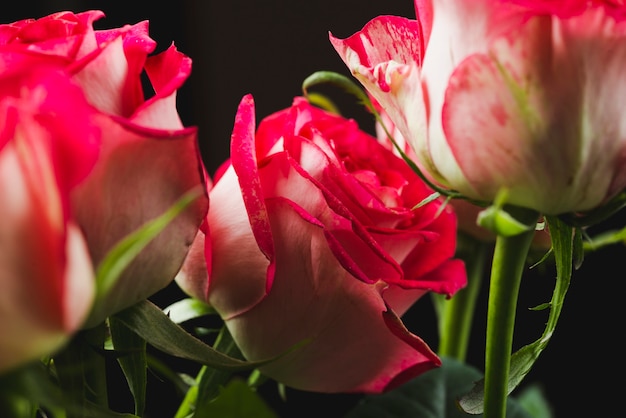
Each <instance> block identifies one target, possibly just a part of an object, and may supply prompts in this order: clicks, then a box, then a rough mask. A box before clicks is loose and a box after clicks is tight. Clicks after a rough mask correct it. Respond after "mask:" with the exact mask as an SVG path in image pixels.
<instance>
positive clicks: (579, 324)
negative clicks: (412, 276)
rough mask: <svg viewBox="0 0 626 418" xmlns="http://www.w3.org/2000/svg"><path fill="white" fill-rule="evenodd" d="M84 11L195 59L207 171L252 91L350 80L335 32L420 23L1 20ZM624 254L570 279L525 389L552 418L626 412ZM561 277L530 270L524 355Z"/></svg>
mask: <svg viewBox="0 0 626 418" xmlns="http://www.w3.org/2000/svg"><path fill="white" fill-rule="evenodd" d="M87 9H100V10H102V11H104V12H105V14H106V18H104V19H102V20H100V21H98V22H97V23H96V27H97V28H102V29H104V28H112V27H119V26H121V25H124V24H132V23H136V22H138V21H141V20H146V19H147V20H149V21H150V28H151V36H152V37H153V38H154V39H155V40H156V41H157V42H158V47H157V52H158V51H161V50H163V49H165V48H167V47H168V46H169V45H170V43H171V42H174V43H175V44H176V45H177V47H178V49H179V50H181V51H182V52H184V53H185V54H187V55H189V56H190V57H191V58H192V59H193V63H194V64H193V72H192V75H191V77H190V78H189V80H188V82H187V83H186V84H185V85H184V87H183V88H182V89H181V90H180V91H179V100H178V103H179V111H180V114H181V118H182V120H183V122H184V124H185V125H196V126H198V127H199V137H200V141H201V148H202V151H203V157H204V159H205V163H206V165H207V167H208V169H209V171H210V172H211V173H212V172H213V170H214V169H215V168H216V167H217V165H218V164H220V163H221V162H222V161H224V160H225V159H226V158H227V157H228V146H229V140H230V133H231V130H232V124H233V121H234V117H235V112H236V108H237V105H238V103H239V100H240V99H241V97H242V96H243V95H245V94H247V93H252V94H253V96H254V98H255V102H256V108H257V120H260V119H261V118H263V117H265V116H267V115H269V114H270V113H273V112H275V111H277V110H280V109H282V108H284V107H288V106H289V105H290V104H291V101H292V99H293V97H294V96H296V95H299V94H301V87H300V86H301V83H302V81H303V80H304V78H306V77H307V76H308V75H310V74H311V73H313V72H315V71H318V70H332V71H336V72H340V73H342V74H344V75H349V72H348V71H347V69H346V67H345V66H344V64H343V63H342V61H341V60H340V58H339V56H338V55H337V54H336V52H335V51H334V49H333V48H332V46H331V45H330V43H329V41H328V32H329V31H331V32H332V33H333V34H334V35H335V36H338V37H347V36H349V35H351V34H352V33H354V32H355V31H357V30H359V29H360V28H361V27H362V26H363V25H364V24H365V23H366V22H367V21H368V20H369V19H371V18H374V17H375V16H377V15H381V14H396V15H401V16H406V17H414V12H413V4H412V2H411V1H410V0H387V1H379V2H367V1H362V0H360V1H359V0H313V1H297V0H291V1H289V0H271V1H254V0H248V1H242V0H226V1H220V2H216V1H204V2H203V1H176V2H174V1H168V0H162V1H160V2H156V1H155V2H147V1H132V0H128V1H126V2H112V1H96V0H92V1H80V0H74V1H70V0H67V1H58V0H56V1H52V0H47V1H43V0H41V1H26V0H25V1H21V2H11V6H10V7H8V6H7V5H6V4H4V5H3V6H2V9H0V10H2V13H1V14H0V16H1V22H0V23H8V22H11V21H14V20H18V19H23V18H27V17H41V16H43V15H46V14H48V13H52V12H56V11H60V10H72V11H75V12H78V11H83V10H87ZM337 100H338V101H339V103H340V105H343V110H344V114H345V115H347V116H351V117H355V118H356V119H357V120H359V122H360V123H361V124H362V127H363V129H365V130H368V131H370V132H371V131H372V127H373V124H372V121H371V119H370V118H369V116H368V115H366V114H365V113H364V111H363V110H362V109H360V108H358V107H357V106H356V105H353V101H352V100H351V98H345V97H342V96H341V95H339V96H338V97H337ZM623 218H624V216H623V214H622V215H621V216H620V219H615V220H614V224H615V225H618V226H622V225H623ZM624 255H625V252H624V248H623V246H615V247H611V248H609V249H606V250H604V251H602V252H601V253H596V254H589V255H588V256H587V259H586V261H585V263H584V264H583V266H582V268H581V269H580V270H578V271H576V272H575V273H574V277H573V279H572V283H571V286H570V290H569V293H568V295H567V298H566V300H565V306H564V308H563V312H562V315H561V319H560V323H559V326H558V327H557V331H556V333H555V334H554V336H553V338H552V341H551V342H550V344H549V345H548V347H547V349H546V351H544V353H543V354H542V355H541V357H540V358H539V360H538V361H537V363H536V365H535V368H534V369H533V370H532V371H531V372H530V374H529V375H528V376H527V378H526V380H525V383H524V385H526V384H529V383H534V382H540V383H541V384H542V385H543V386H544V388H545V392H546V395H547V398H548V399H549V401H550V402H551V403H552V405H553V408H554V411H555V413H556V415H555V416H556V417H559V418H562V417H573V416H576V417H615V416H617V415H619V411H622V413H623V410H624V409H625V407H624V405H623V399H624V392H625V389H626V383H625V378H624V359H623V355H624V343H623V337H624V336H623V333H624V314H623V311H622V309H621V308H622V306H621V305H620V303H623V302H622V296H621V293H620V291H621V289H622V287H623V283H622V282H621V281H622V280H623V279H624V270H623V268H622V265H623V260H624ZM554 276H555V273H554V272H553V271H551V270H549V271H548V272H547V274H545V275H541V274H538V273H537V272H535V271H530V272H529V273H528V275H527V277H525V278H524V281H523V283H522V289H521V294H520V301H519V309H518V310H519V313H518V320H517V321H518V322H517V328H516V337H515V348H516V349H517V348H519V347H521V346H522V345H525V344H528V343H531V342H533V341H534V340H535V339H537V338H539V336H540V335H541V332H542V331H543V327H544V322H545V320H546V315H545V313H542V312H531V311H529V310H528V308H530V307H533V306H536V305H539V304H540V303H543V302H547V301H548V300H549V298H550V295H551V291H552V288H553V284H554V280H553V278H554ZM179 296H180V294H179V293H178V289H177V288H176V287H175V286H170V287H169V288H167V289H165V290H164V291H163V292H161V293H160V294H158V295H155V300H156V301H159V302H163V303H165V302H167V300H174V299H176V298H177V297H179ZM485 304H486V292H484V291H483V295H482V297H481V299H480V300H479V302H478V308H477V312H476V315H477V323H476V328H475V332H474V333H473V337H472V341H471V343H470V344H471V348H470V353H469V357H468V362H469V363H470V364H473V365H475V366H477V367H479V368H482V362H483V360H482V355H483V354H482V353H483V351H482V350H483V344H484V316H485ZM418 305H419V306H416V308H415V309H413V310H411V311H410V312H409V313H408V314H407V316H406V318H405V320H406V322H407V324H408V326H409V328H410V329H411V330H412V331H414V332H415V333H417V334H419V335H421V336H422V337H423V338H424V339H425V340H426V341H427V342H428V343H429V344H431V346H433V347H436V343H437V341H436V338H437V337H436V332H435V326H434V317H433V316H432V315H433V314H432V308H431V306H430V303H429V301H428V300H427V298H424V299H423V300H422V301H420V302H419V303H418ZM168 361H169V360H168ZM188 366H189V365H185V364H182V365H181V367H188ZM150 384H151V387H150V388H151V389H150V390H151V391H150V392H149V396H150V398H149V401H150V405H149V406H148V415H149V416H151V417H167V416H171V415H173V413H174V412H173V411H174V410H175V408H176V406H177V404H176V401H177V400H176V399H174V402H173V403H172V405H168V404H163V399H164V398H163V397H159V395H157V394H156V393H158V391H167V392H171V391H173V389H172V388H171V387H169V386H168V385H167V382H160V381H159V379H152V380H151V383H150ZM113 390H115V388H113ZM261 393H262V394H264V396H266V397H267V399H269V401H270V402H271V403H272V407H273V408H274V409H275V410H276V411H277V412H278V413H279V414H280V416H281V418H294V417H304V416H324V417H326V418H333V417H337V418H339V417H341V416H342V414H343V412H344V411H345V410H346V408H348V407H349V406H350V405H351V404H352V403H353V402H355V401H356V400H358V397H357V396H328V395H319V394H309V393H305V392H298V391H288V402H287V403H284V402H282V401H280V400H279V399H278V397H277V396H276V394H275V390H274V387H273V386H269V388H267V387H263V388H262V391H261ZM122 398H123V396H122ZM126 401H127V400H124V399H122V401H118V402H122V403H123V402H126ZM120 407H122V406H120ZM123 407H126V406H123ZM168 408H172V410H171V411H170V410H168ZM303 411H308V413H307V412H303ZM218 418H219V417H218Z"/></svg>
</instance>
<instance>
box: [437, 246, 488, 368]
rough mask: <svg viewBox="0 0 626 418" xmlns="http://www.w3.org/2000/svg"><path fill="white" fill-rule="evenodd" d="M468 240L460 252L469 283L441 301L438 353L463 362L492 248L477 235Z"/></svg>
mask: <svg viewBox="0 0 626 418" xmlns="http://www.w3.org/2000/svg"><path fill="white" fill-rule="evenodd" d="M468 244H469V245H467V251H465V252H463V253H462V254H460V257H461V258H462V259H463V260H464V261H465V265H466V268H467V273H468V278H467V286H466V287H465V288H464V289H461V290H459V291H458V292H457V293H456V294H455V295H454V296H453V297H452V298H450V299H449V300H443V301H442V302H441V313H440V318H441V319H440V321H439V323H440V327H439V349H438V354H439V355H440V356H445V357H452V358H454V359H456V360H459V361H461V362H464V361H465V357H466V355H467V347H468V344H469V338H470V335H471V332H470V331H471V329H472V322H473V318H474V309H475V306H476V299H477V298H478V294H479V291H480V287H481V284H482V281H483V276H484V274H485V266H486V263H487V255H488V254H489V253H490V251H491V248H492V244H491V243H487V242H483V241H479V240H475V239H471V242H469V243H468ZM437 296H440V295H437ZM441 297H443V296H441Z"/></svg>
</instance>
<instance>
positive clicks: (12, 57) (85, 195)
mask: <svg viewBox="0 0 626 418" xmlns="http://www.w3.org/2000/svg"><path fill="white" fill-rule="evenodd" d="M101 17H103V13H102V12H100V11H88V12H84V13H78V14H74V13H71V12H60V13H56V14H52V15H50V16H46V17H44V18H41V19H38V20H32V19H29V20H23V21H19V22H15V23H13V24H9V25H1V26H0V60H2V62H8V63H9V65H6V68H5V70H6V71H20V70H21V69H22V68H24V67H25V66H26V65H30V66H33V65H35V66H49V65H59V66H62V67H63V68H64V69H65V70H66V71H67V72H68V73H69V74H71V75H72V80H73V81H74V82H75V83H77V84H78V85H80V86H81V88H82V90H83V92H84V94H85V95H86V97H87V98H88V100H89V102H90V103H91V104H92V105H93V106H95V107H96V108H97V109H98V110H100V113H99V114H98V117H97V119H98V120H97V121H96V122H95V123H96V124H97V125H98V126H100V127H101V128H102V133H103V137H102V149H101V152H100V157H99V159H98V162H97V164H96V166H95V168H94V170H93V171H92V173H91V174H90V175H89V177H88V178H87V179H86V181H85V182H84V183H83V184H81V186H80V187H79V188H78V189H77V190H75V191H73V193H72V199H71V200H72V206H73V209H74V213H75V216H76V219H77V223H78V224H79V225H80V227H81V229H82V231H83V233H84V234H85V237H86V239H87V243H88V247H89V253H90V254H91V257H92V259H93V263H94V265H98V263H99V262H100V261H102V259H103V258H104V256H105V255H106V254H107V253H108V252H109V250H111V248H112V247H113V246H114V245H115V244H116V243H117V242H118V241H119V240H120V239H122V238H123V237H125V236H127V235H128V234H130V233H131V232H133V231H135V230H136V229H138V228H139V227H141V226H142V225H143V224H144V223H145V222H147V221H149V220H151V219H153V218H155V217H156V216H158V215H160V214H162V213H163V212H165V211H166V210H167V209H168V208H170V207H171V206H172V205H173V204H174V202H175V201H176V200H177V199H178V198H180V197H181V196H182V194H184V193H185V192H187V191H188V190H190V189H192V188H194V187H202V189H204V186H203V181H204V168H203V166H202V160H201V157H200V153H199V149H198V143H197V132H196V128H194V127H191V128H185V127H183V125H182V123H181V121H180V118H179V115H178V113H177V110H176V91H177V89H178V88H179V87H180V86H181V85H182V84H183V82H184V81H185V80H186V78H187V77H188V76H189V73H190V71H191V60H190V59H189V58H188V57H186V56H185V55H183V54H181V53H180V52H178V51H177V50H176V48H175V47H174V45H173V44H172V45H171V46H170V47H169V48H168V49H166V50H165V51H163V52H161V53H159V54H156V55H152V56H148V55H149V54H150V53H151V52H152V51H153V50H154V48H155V46H156V44H155V42H154V41H153V40H152V39H151V38H150V37H149V35H148V22H147V21H143V22H140V23H137V24H135V25H126V26H124V27H122V28H117V29H110V30H98V31H96V30H94V29H93V22H94V21H95V20H97V19H100V18H101ZM144 71H145V73H146V74H147V76H148V79H149V81H150V82H151V85H152V88H153V89H154V91H155V93H154V95H153V96H152V97H150V98H148V99H147V100H146V99H145V98H144V92H143V88H142V81H141V73H142V72H144ZM207 205H208V201H207V199H206V196H203V197H202V198H201V199H198V200H196V201H195V202H194V203H193V204H192V205H190V207H188V208H187V209H186V210H185V211H184V212H183V214H181V215H179V216H178V217H177V218H176V220H174V221H173V222H172V223H171V225H169V226H168V227H167V228H166V229H165V231H163V232H162V233H161V234H160V235H159V236H158V237H157V238H156V239H155V240H154V241H153V242H152V243H151V244H150V245H149V246H148V247H147V248H146V249H145V250H144V251H142V252H141V254H140V255H139V256H138V257H137V259H136V260H134V261H133V263H132V264H131V265H130V266H129V267H128V268H127V269H126V270H125V271H124V273H123V274H122V277H121V278H120V279H119V281H118V282H117V283H116V285H115V287H114V288H113V289H112V291H111V292H110V293H109V294H107V295H100V297H99V298H98V299H97V303H96V305H95V306H94V308H93V312H92V315H91V316H90V319H89V320H88V322H87V324H86V325H87V326H91V325H95V324H97V323H98V322H100V321H102V320H103V319H104V318H106V316H108V315H109V314H111V313H114V312H117V311H119V310H121V309H123V308H125V307H128V306H130V305H132V304H134V303H136V302H138V301H140V300H143V299H145V298H146V297H148V296H150V295H152V294H153V293H155V292H156V291H158V290H160V289H162V288H163V287H165V286H166V285H167V284H169V283H170V282H171V281H172V280H173V278H174V276H175V274H176V273H177V271H178V270H179V269H180V267H181V265H182V262H183V260H184V258H185V256H186V254H187V251H188V249H189V246H190V244H191V242H192V240H193V237H194V236H195V234H196V231H197V228H198V225H199V224H200V222H201V220H202V218H203V217H204V215H205V214H206V210H207Z"/></svg>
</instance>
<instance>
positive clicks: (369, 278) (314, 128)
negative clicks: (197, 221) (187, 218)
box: [177, 96, 466, 393]
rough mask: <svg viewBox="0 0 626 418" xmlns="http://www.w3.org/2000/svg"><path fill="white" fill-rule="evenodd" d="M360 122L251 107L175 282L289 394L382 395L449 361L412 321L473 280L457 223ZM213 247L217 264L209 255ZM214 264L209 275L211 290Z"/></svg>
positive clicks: (299, 102)
mask: <svg viewBox="0 0 626 418" xmlns="http://www.w3.org/2000/svg"><path fill="white" fill-rule="evenodd" d="M430 194H431V191H430V190H429V189H428V188H427V187H426V186H425V185H424V184H423V183H422V182H421V181H420V180H419V178H418V177H417V176H416V175H415V174H414V173H413V172H412V171H411V170H410V169H409V167H408V166H407V165H406V164H405V163H404V162H403V161H402V160H400V159H399V158H398V157H396V156H395V155H393V153H392V152H390V151H389V150H387V149H385V148H384V147H383V146H381V145H380V144H379V143H378V142H377V140H376V139H375V138H373V137H371V136H369V135H368V134H366V133H364V132H363V131H361V130H359V128H358V126H357V125H356V123H355V122H354V121H352V120H346V119H344V118H342V117H339V116H337V115H333V114H330V113H327V112H325V111H322V110H321V109H319V108H316V107H313V106H311V105H309V104H308V102H307V101H306V100H305V99H303V98H296V99H295V100H294V102H293V106H292V107H290V108H288V109H285V110H282V111H280V112H277V113H275V114H273V115H271V116H269V117H267V118H265V119H264V120H263V121H262V122H261V124H260V125H259V127H258V130H256V133H255V117H254V104H253V100H252V97H251V96H246V97H244V98H243V100H242V102H241V104H240V107H239V111H238V113H237V117H236V122H235V128H234V131H233V135H232V143H231V160H230V161H229V163H228V164H227V165H226V166H225V167H224V169H223V170H220V173H219V174H218V175H217V176H216V178H215V184H214V186H213V189H212V190H211V191H210V198H211V201H212V203H211V208H210V210H209V213H208V216H207V224H206V227H207V228H206V229H205V231H206V232H207V233H209V234H210V239H209V237H208V236H207V237H206V238H205V236H204V235H202V234H201V235H199V237H198V241H197V243H196V245H197V246H196V247H195V251H192V254H194V256H192V257H191V258H190V260H189V262H188V263H186V265H185V268H184V269H183V274H181V275H180V276H179V277H178V278H177V281H178V283H179V284H180V286H181V287H182V288H183V289H184V290H185V291H186V292H188V293H189V294H191V295H193V296H195V297H198V298H200V299H203V300H205V301H207V302H208V303H210V304H211V305H212V306H213V307H214V308H215V309H216V310H217V311H218V312H219V314H220V315H221V316H222V318H223V319H224V320H225V323H226V325H227V327H228V329H229V330H230V332H231V334H232V336H233V338H234V340H235V341H236V343H237V345H238V346H239V348H240V349H241V351H242V352H243V354H244V355H245V356H246V358H248V359H250V360H259V359H267V358H271V357H274V356H277V355H279V354H281V353H284V352H286V351H287V350H289V349H290V348H291V347H293V346H294V345H295V344H297V343H299V342H302V341H304V340H309V339H310V341H309V343H308V344H307V345H305V346H303V347H302V348H300V349H298V350H296V351H294V352H291V353H290V354H288V355H286V356H285V357H283V358H281V359H280V360H278V361H276V362H273V363H271V364H269V365H267V366H264V367H263V368H262V369H261V370H262V371H263V373H265V374H266V375H268V376H270V377H272V378H274V379H276V380H277V381H279V382H282V383H284V384H286V385H288V386H291V387H294V388H298V389H303V390H310V391H319V392H369V393H378V392H382V391H385V390H387V389H390V388H392V387H395V386H396V385H398V384H400V383H403V382H405V381H406V380H408V379H410V378H412V377H414V376H416V375H418V374H420V373H422V372H424V371H426V370H429V369H431V368H433V367H437V366H439V365H440V364H441V363H440V360H439V358H438V357H437V356H436V355H435V353H434V352H432V351H431V349H430V348H429V347H428V345H427V344H426V343H425V342H424V341H423V340H421V339H420V338H419V337H418V336H416V335H414V334H412V333H411V332H409V330H407V329H406V328H405V326H404V325H403V323H402V322H401V320H400V316H402V315H403V314H404V313H405V312H406V311H407V309H408V308H409V307H410V306H411V305H412V304H413V303H414V302H415V301H417V300H418V299H419V298H420V297H421V296H423V295H424V294H426V293H428V292H429V291H434V292H438V293H442V294H446V295H449V296H450V295H452V294H454V293H455V292H456V291H457V290H459V289H460V288H462V287H463V286H464V285H465V282H466V275H465V269H464V266H463V263H462V262H461V261H459V260H455V259H453V258H452V257H453V256H454V251H455V245H456V241H455V234H456V218H455V216H454V213H453V212H452V211H451V210H449V208H447V207H444V208H443V210H442V212H441V213H439V214H438V211H439V210H440V209H442V208H441V205H442V202H440V201H433V202H431V203H429V204H427V205H425V206H423V207H420V208H418V209H414V210H412V208H413V207H414V206H415V205H416V204H418V203H419V202H420V201H421V200H422V199H424V198H425V197H427V196H429V195H430ZM203 242H204V246H205V257H206V264H204V266H203V268H204V271H202V270H203V268H202V267H199V264H201V263H202V262H203V261H204V260H202V259H201V257H199V256H198V255H199V254H200V251H201V249H200V250H199V249H198V248H199V246H201V245H203V244H202V243H203ZM206 265H208V272H209V273H208V278H207V271H206Z"/></svg>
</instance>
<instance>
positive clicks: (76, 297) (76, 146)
mask: <svg viewBox="0 0 626 418" xmlns="http://www.w3.org/2000/svg"><path fill="white" fill-rule="evenodd" d="M94 118H95V113H94V110H93V109H92V107H91V106H89V105H88V103H87V102H86V100H85V97H84V96H83V94H82V91H81V90H80V89H79V88H78V87H77V86H76V85H74V84H73V83H72V82H70V80H69V79H68V77H67V75H66V74H65V73H64V72H62V71H58V70H57V69H54V68H40V67H33V68H32V69H27V68H25V69H23V71H21V72H16V73H14V74H11V75H6V74H2V73H0V201H1V202H2V204H0V219H1V221H0V288H1V289H2V291H1V292H0V335H2V338H1V339H0V371H2V372H4V371H6V370H8V369H10V368H13V367H17V366H19V365H21V364H23V363H25V362H27V361H30V360H33V359H35V358H38V357H40V356H42V355H45V354H49V353H50V352H52V351H53V350H56V349H57V348H59V347H60V346H61V345H62V344H63V343H64V342H65V341H66V339H67V338H68V336H70V335H71V334H72V333H73V332H74V331H76V330H77V329H78V328H79V327H80V326H81V325H82V322H83V320H84V319H85V318H86V316H87V314H88V313H89V309H90V308H91V303H92V300H93V296H94V272H93V268H92V265H91V260H90V257H89V254H88V252H87V246H86V243H85V240H84V238H83V236H82V234H81V232H80V229H79V227H78V226H77V225H76V222H75V221H74V220H73V219H72V217H71V215H72V213H71V212H72V210H71V207H70V193H71V192H72V190H74V189H75V187H76V186H77V185H78V184H79V182H80V181H82V179H84V177H85V176H86V175H87V174H88V173H89V171H90V170H91V168H92V167H93V165H94V163H95V161H96V158H97V155H98V150H99V135H100V131H99V129H98V127H97V125H95V124H94V123H93V122H94Z"/></svg>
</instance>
